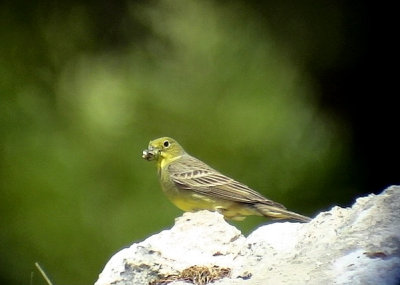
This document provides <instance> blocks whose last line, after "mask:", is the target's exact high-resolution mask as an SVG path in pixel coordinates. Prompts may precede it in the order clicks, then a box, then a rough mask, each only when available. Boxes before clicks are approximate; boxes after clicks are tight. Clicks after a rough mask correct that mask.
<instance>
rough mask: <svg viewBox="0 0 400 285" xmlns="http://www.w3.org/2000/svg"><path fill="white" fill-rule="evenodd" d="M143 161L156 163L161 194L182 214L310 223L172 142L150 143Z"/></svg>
mask: <svg viewBox="0 0 400 285" xmlns="http://www.w3.org/2000/svg"><path fill="white" fill-rule="evenodd" d="M142 157H143V158H144V159H146V160H148V161H150V160H156V161H157V170H158V175H159V178H160V182H161V187H162V190H163V191H164V193H165V194H166V195H167V197H168V198H169V199H170V200H171V201H172V202H173V203H174V204H175V205H176V206H177V207H178V208H180V209H181V210H183V211H187V212H194V211H198V210H210V211H218V212H220V213H221V214H223V215H224V216H225V218H228V219H232V220H239V221H240V220H243V219H244V218H245V217H246V216H249V215H257V216H265V217H270V218H274V219H292V220H297V221H300V222H308V221H310V220H311V219H310V218H308V217H306V216H303V215H300V214H296V213H294V212H290V211H288V210H286V208H285V207H284V206H283V205H281V204H279V203H276V202H273V201H271V200H268V199H267V198H265V197H263V196H262V195H261V194H259V193H258V192H256V191H254V190H253V189H251V188H250V187H248V186H246V185H244V184H242V183H240V182H237V181H235V180H233V179H232V178H229V177H228V176H225V175H223V174H221V173H220V172H218V171H216V170H215V169H213V168H211V167H210V166H208V165H207V164H205V163H204V162H202V161H200V160H198V159H197V158H194V157H193V156H190V155H189V154H187V153H186V152H185V150H184V149H183V148H182V147H181V146H180V145H179V143H178V142H177V141H176V140H174V139H172V138H169V137H162V138H158V139H155V140H153V141H150V143H149V146H148V149H146V150H144V151H143V155H142Z"/></svg>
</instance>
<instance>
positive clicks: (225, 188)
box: [168, 155, 285, 209]
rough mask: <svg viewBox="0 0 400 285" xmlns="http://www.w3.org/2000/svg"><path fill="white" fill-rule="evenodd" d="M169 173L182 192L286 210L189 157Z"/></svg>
mask: <svg viewBox="0 0 400 285" xmlns="http://www.w3.org/2000/svg"><path fill="white" fill-rule="evenodd" d="M168 172H169V175H170V178H171V180H172V181H173V182H174V183H175V185H176V186H177V187H179V189H182V190H191V191H193V192H196V193H198V194H202V195H206V196H209V197H214V198H219V199H224V200H229V201H234V202H241V203H249V204H252V203H262V204H266V205H270V206H274V207H278V208H282V209H285V207H284V206H283V205H281V204H279V203H276V202H273V201H271V200H268V199H267V198H265V197H263V196H262V195H261V194H259V193H258V192H256V191H254V190H252V189H251V188H249V187H248V186H246V185H244V184H242V183H240V182H237V181H235V180H233V179H232V178H229V177H228V176H225V175H223V174H221V173H219V172H218V171H216V170H214V169H213V168H211V167H210V166H208V165H207V164H205V163H204V162H202V161H200V160H198V159H196V158H194V157H192V156H189V155H185V156H184V157H182V158H180V159H177V160H175V161H174V162H173V163H171V164H170V165H168Z"/></svg>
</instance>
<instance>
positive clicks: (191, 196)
mask: <svg viewBox="0 0 400 285" xmlns="http://www.w3.org/2000/svg"><path fill="white" fill-rule="evenodd" d="M170 200H171V201H172V203H174V204H175V206H177V207H178V208H179V209H181V210H183V211H185V212H195V211H199V210H209V211H218V212H219V213H221V214H223V215H224V216H225V217H226V218H228V219H232V220H239V221H240V220H243V219H244V218H245V216H248V215H259V214H258V212H256V211H255V210H254V209H253V208H251V207H249V206H248V205H246V204H243V203H238V202H233V201H228V200H223V199H217V198H212V197H208V196H205V195H200V194H197V193H181V194H180V195H177V196H171V197H170Z"/></svg>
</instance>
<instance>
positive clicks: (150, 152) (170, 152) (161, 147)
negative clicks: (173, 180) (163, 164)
mask: <svg viewBox="0 0 400 285" xmlns="http://www.w3.org/2000/svg"><path fill="white" fill-rule="evenodd" d="M184 153H185V151H184V149H183V148H182V147H181V146H180V144H179V143H178V142H177V141H176V140H174V139H172V138H169V137H162V138H158V139H155V140H152V141H150V142H149V146H148V148H147V149H145V150H144V151H143V155H142V157H143V158H144V159H146V160H149V161H150V160H157V161H161V160H163V159H166V160H167V161H170V160H173V159H174V158H177V157H179V156H181V155H182V154H184Z"/></svg>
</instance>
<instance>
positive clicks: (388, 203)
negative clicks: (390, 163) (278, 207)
mask: <svg viewBox="0 0 400 285" xmlns="http://www.w3.org/2000/svg"><path fill="white" fill-rule="evenodd" d="M194 265H196V266H203V267H208V268H212V266H215V267H214V268H217V269H218V268H223V269H224V270H229V272H230V274H229V276H228V277H224V278H221V279H218V278H217V279H216V280H215V281H214V283H212V284H216V285H222V284H249V285H250V284H296V285H297V284H310V285H314V284H315V285H319V284H352V285H353V284H360V285H361V284H389V285H396V284H400V186H391V187H389V188H387V189H386V190H385V191H384V192H382V193H381V194H379V195H373V194H371V195H369V196H367V197H363V198H359V199H357V201H356V203H355V204H354V205H353V206H352V207H351V208H340V207H334V208H332V209H331V210H330V211H328V212H323V213H320V214H319V215H318V216H317V217H316V218H314V219H313V220H312V221H311V222H310V223H307V224H300V223H289V222H284V223H280V222H276V223H274V224H269V225H265V226H261V227H259V228H258V229H256V230H255V231H254V232H253V233H251V234H250V235H249V236H248V237H247V238H246V237H244V236H243V235H242V234H241V232H240V231H239V230H238V229H236V228H235V227H233V226H231V225H230V224H228V223H227V222H225V220H224V219H223V217H222V216H221V215H220V214H218V213H213V212H208V211H200V212H196V213H185V214H184V215H183V216H181V217H179V218H177V219H176V222H175V225H174V226H173V227H172V228H171V229H170V230H165V231H162V232H160V233H159V234H156V235H153V236H151V237H149V238H148V239H146V240H144V241H143V242H140V243H134V244H133V245H132V246H130V247H129V248H125V249H123V250H121V251H120V252H118V253H117V254H115V255H114V256H113V257H112V258H111V259H110V260H109V262H108V263H107V265H106V266H105V268H104V270H103V272H102V273H101V274H100V276H99V279H98V280H97V282H96V283H95V285H105V284H116V285H125V284H126V285H127V284H138V285H140V284H146V285H147V284H149V282H153V283H152V284H173V285H178V284H180V285H183V284H193V283H191V282H189V281H188V280H192V279H190V278H189V279H188V278H186V279H185V278H182V276H183V275H184V274H183V275H182V272H187V271H184V270H185V269H188V268H189V267H191V266H194ZM196 269H197V268H196ZM200 275H201V276H202V278H203V277H204V274H200ZM163 278H164V279H163ZM174 278H175V279H174ZM157 280H158V282H159V283H157ZM168 280H170V281H171V282H172V283H168V282H169V281H168ZM172 280H175V281H172ZM179 280H180V281H179ZM183 280H186V281H183ZM202 280H206V279H204V278H203V279H202ZM161 281H164V282H165V283H161ZM167 281H168V282H167ZM197 282H198V284H204V283H201V280H199V281H197Z"/></svg>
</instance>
